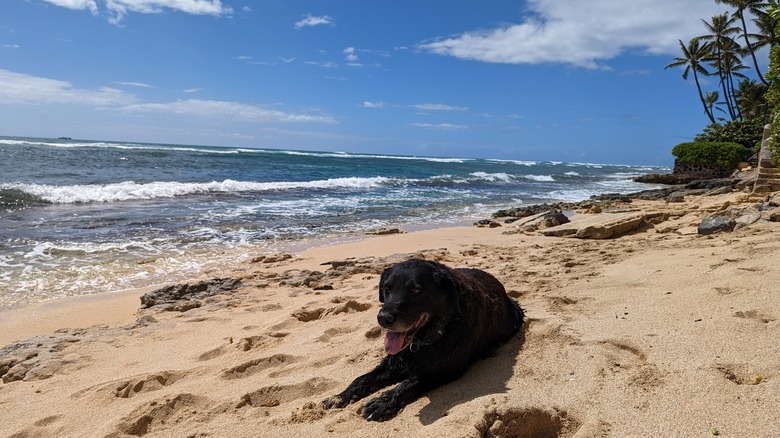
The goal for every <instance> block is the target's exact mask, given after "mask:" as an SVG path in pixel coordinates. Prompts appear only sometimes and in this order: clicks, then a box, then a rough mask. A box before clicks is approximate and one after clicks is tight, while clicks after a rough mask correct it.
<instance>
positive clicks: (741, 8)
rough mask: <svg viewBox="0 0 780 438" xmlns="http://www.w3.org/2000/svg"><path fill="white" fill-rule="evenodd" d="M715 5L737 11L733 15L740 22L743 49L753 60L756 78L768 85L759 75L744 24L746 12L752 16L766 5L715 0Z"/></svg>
mask: <svg viewBox="0 0 780 438" xmlns="http://www.w3.org/2000/svg"><path fill="white" fill-rule="evenodd" d="M715 3H725V4H727V5H729V6H731V7H733V8H736V9H737V12H735V13H734V17H738V18H739V19H740V21H741V22H742V36H743V37H744V38H745V48H746V50H747V52H749V53H750V56H751V57H752V58H753V66H754V67H755V68H756V74H757V75H758V78H759V79H760V80H761V82H763V83H764V85H769V83H768V82H767V81H766V79H764V77H763V76H762V75H761V70H759V69H758V61H757V60H756V52H755V50H754V47H753V45H751V44H750V39H749V38H748V31H747V23H746V22H745V11H746V10H748V11H750V12H752V13H753V14H758V13H759V12H761V11H763V10H764V9H765V8H766V7H767V6H768V4H767V3H764V2H762V1H761V0H715Z"/></svg>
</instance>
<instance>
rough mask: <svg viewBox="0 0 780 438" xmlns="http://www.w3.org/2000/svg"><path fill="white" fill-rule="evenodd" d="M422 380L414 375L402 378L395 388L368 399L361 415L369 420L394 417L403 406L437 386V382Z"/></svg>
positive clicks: (383, 419) (382, 419)
mask: <svg viewBox="0 0 780 438" xmlns="http://www.w3.org/2000/svg"><path fill="white" fill-rule="evenodd" d="M423 382H425V380H421V379H419V378H417V377H416V376H413V377H410V378H409V379H407V380H404V381H403V382H401V383H399V384H398V386H396V387H395V388H393V389H390V390H388V391H385V392H383V393H382V394H381V395H379V396H377V397H374V398H372V399H371V400H369V401H368V403H366V405H365V406H364V407H363V412H362V413H361V415H363V418H365V419H366V420H369V421H385V420H389V419H391V418H393V417H395V416H396V415H397V414H398V412H400V411H401V409H403V408H404V406H406V405H408V404H409V403H411V402H413V401H415V400H417V399H418V398H420V396H422V395H423V394H424V393H425V392H427V391H429V390H431V389H433V388H434V387H436V386H438V385H437V384H430V383H428V384H425V383H423Z"/></svg>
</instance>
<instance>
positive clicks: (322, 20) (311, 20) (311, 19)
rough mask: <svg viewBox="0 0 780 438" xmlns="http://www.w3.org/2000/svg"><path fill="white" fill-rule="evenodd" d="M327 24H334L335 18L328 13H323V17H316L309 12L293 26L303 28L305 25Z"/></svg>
mask: <svg viewBox="0 0 780 438" xmlns="http://www.w3.org/2000/svg"><path fill="white" fill-rule="evenodd" d="M326 24H328V25H333V18H331V17H329V16H327V15H323V16H321V17H315V16H313V15H311V14H309V15H306V16H304V17H303V19H302V20H300V21H298V22H296V23H295V24H294V25H293V26H294V27H295V28H296V29H303V28H304V27H312V26H322V25H326Z"/></svg>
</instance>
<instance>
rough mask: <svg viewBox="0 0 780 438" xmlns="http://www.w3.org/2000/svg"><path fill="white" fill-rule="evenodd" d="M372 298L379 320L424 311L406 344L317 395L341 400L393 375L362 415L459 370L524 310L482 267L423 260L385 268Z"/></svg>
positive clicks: (512, 330)
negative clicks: (335, 390) (330, 392)
mask: <svg viewBox="0 0 780 438" xmlns="http://www.w3.org/2000/svg"><path fill="white" fill-rule="evenodd" d="M379 301H380V302H382V303H383V306H382V309H381V310H380V312H379V315H378V317H377V318H378V320H379V322H380V325H382V326H383V327H384V328H392V329H394V330H405V329H406V328H408V327H411V326H412V325H413V324H414V322H415V321H416V320H417V318H418V317H419V315H420V314H421V313H428V314H429V315H430V319H429V320H428V322H427V324H425V325H424V326H423V327H422V328H421V329H420V330H419V331H418V332H417V334H416V335H415V341H414V342H413V343H412V344H411V345H410V347H407V348H405V349H403V350H402V351H401V352H399V353H398V354H395V355H387V356H386V357H385V358H384V359H383V360H382V362H380V363H379V365H377V367H376V368H374V369H373V370H372V371H370V372H369V373H367V374H364V375H362V376H360V377H358V378H357V379H355V380H354V381H353V382H352V383H351V384H350V385H349V386H348V387H347V389H345V390H344V391H343V392H341V393H340V394H338V395H336V396H333V397H330V398H328V399H326V400H324V401H323V405H324V407H325V408H334V407H337V408H343V407H345V406H347V405H348V404H350V403H353V402H356V401H358V400H360V399H362V398H364V397H366V396H368V395H370V394H373V393H374V392H376V391H379V390H380V389H382V388H385V387H387V386H390V385H394V384H396V383H397V384H398V385H397V386H395V387H394V388H392V389H390V390H388V391H385V392H383V393H382V394H380V395H379V396H377V397H375V398H373V399H371V400H369V401H368V402H367V403H366V404H365V406H364V407H363V411H362V415H363V417H364V418H366V419H368V420H374V421H384V420H388V419H391V418H393V417H394V416H395V415H396V414H398V412H399V411H400V410H401V409H403V408H404V406H406V405H407V404H409V403H411V402H413V401H414V400H416V399H417V398H419V397H420V396H421V395H423V394H424V393H426V392H427V391H430V390H432V389H434V388H436V387H439V386H441V385H443V384H445V383H448V382H451V381H453V380H455V379H457V378H458V377H460V376H461V375H462V374H463V372H465V371H466V369H467V368H468V366H469V365H470V364H471V363H473V362H474V361H475V360H477V359H480V358H483V357H485V356H486V355H488V354H489V353H490V352H492V351H493V350H494V349H496V348H497V347H499V346H500V345H501V344H503V343H504V342H506V341H507V340H508V339H509V338H511V337H512V336H513V335H514V334H516V333H517V332H518V331H519V330H520V328H521V327H522V325H523V318H524V315H523V311H522V309H521V308H520V306H519V305H518V304H517V303H516V302H515V301H514V300H512V299H510V298H509V297H508V296H507V294H506V291H505V290H504V286H503V285H502V284H501V283H500V282H499V281H498V280H496V278H495V277H493V276H492V275H490V274H488V273H487V272H484V271H480V270H478V269H450V268H448V267H446V266H444V265H442V264H440V263H436V262H431V261H425V260H409V261H406V262H402V263H399V264H397V265H395V266H392V267H390V268H388V269H386V270H385V271H384V272H383V273H382V276H381V278H380V281H379ZM390 326H393V327H390ZM399 327H401V328H399Z"/></svg>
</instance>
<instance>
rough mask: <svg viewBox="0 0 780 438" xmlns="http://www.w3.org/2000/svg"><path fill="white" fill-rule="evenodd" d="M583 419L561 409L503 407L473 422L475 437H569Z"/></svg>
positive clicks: (577, 428) (486, 413) (574, 432)
mask: <svg viewBox="0 0 780 438" xmlns="http://www.w3.org/2000/svg"><path fill="white" fill-rule="evenodd" d="M581 424H582V423H581V422H580V421H579V420H577V419H576V418H574V417H572V416H570V415H569V414H568V413H567V412H566V411H563V410H559V409H542V408H527V409H519V408H502V409H492V410H489V411H487V412H485V413H484V415H483V418H482V419H481V420H480V421H479V422H478V423H477V424H475V425H474V427H475V428H476V429H477V434H475V435H473V436H475V437H486V438H504V437H521V436H522V437H551V438H552V437H570V436H573V435H574V434H576V433H577V431H578V430H579V429H580V426H581Z"/></svg>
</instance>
